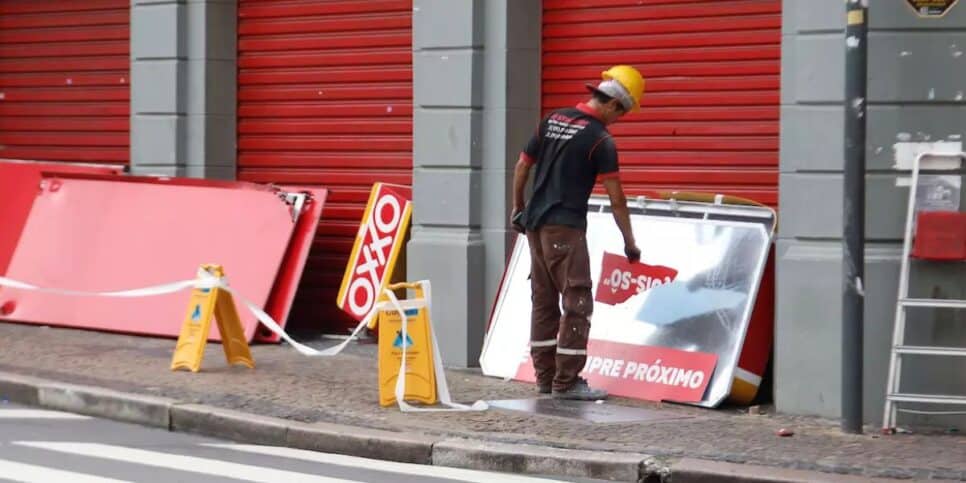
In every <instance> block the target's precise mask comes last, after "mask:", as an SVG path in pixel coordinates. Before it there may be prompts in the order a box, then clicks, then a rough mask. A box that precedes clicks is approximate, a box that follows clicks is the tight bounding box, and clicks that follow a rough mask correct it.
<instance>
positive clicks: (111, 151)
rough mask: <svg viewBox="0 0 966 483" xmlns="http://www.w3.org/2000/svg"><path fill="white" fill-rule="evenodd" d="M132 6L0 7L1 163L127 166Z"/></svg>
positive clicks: (113, 0)
mask: <svg viewBox="0 0 966 483" xmlns="http://www.w3.org/2000/svg"><path fill="white" fill-rule="evenodd" d="M129 19H130V0H2V1H0V158H8V159H30V160H50V161H83V162H110V163H118V164H121V163H127V162H128V159H129V154H128V146H129V144H130V142H129V127H128V126H129V124H130V121H129V99H130V89H129V79H130V76H129V71H130V68H129V65H130V60H129V58H130V56H129V51H130V47H129V43H130V42H129V38H128V32H129V29H128V23H129Z"/></svg>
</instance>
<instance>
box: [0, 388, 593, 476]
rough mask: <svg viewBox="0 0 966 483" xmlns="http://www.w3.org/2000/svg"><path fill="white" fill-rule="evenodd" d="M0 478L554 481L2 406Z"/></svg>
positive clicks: (0, 416) (16, 406)
mask: <svg viewBox="0 0 966 483" xmlns="http://www.w3.org/2000/svg"><path fill="white" fill-rule="evenodd" d="M0 481H2V482H7V481H18V482H37V483H41V482H42V483H53V482H71V483H115V482H119V481H136V482H152V483H153V482H157V483H161V482H164V483H171V482H199V483H200V482H204V483H227V482H273V483H274V482H280V483H281V482H284V483H297V482H312V483H336V482H356V481H360V482H393V483H395V482H399V483H405V482H429V483H436V482H457V481H463V482H487V483H490V482H508V483H513V482H519V483H547V482H548V481H584V482H586V481H590V480H577V479H569V480H552V479H546V478H538V477H527V476H520V475H510V474H500V473H489V472H483V471H471V470H464V469H456V468H445V467H440V466H426V465H414V464H404V463H393V462H387V461H380V460H372V459H366V458H356V457H350V456H341V455H335V454H327V453H318V452H314V451H303V450H297V449H290V448H280V447H274V446H256V445H245V444H236V443H232V442H228V441H221V440H216V439H211V438H204V437H199V436H193V435H187V434H181V433H171V432H167V431H163V430H159V429H154V428H147V427H142V426H137V425H132V424H124V423H118V422H114V421H108V420H103V419H97V418H90V417H87V416H81V415H76V414H71V413H62V412H56V411H47V410H41V409H36V408H30V407H24V406H19V405H15V404H9V403H0Z"/></svg>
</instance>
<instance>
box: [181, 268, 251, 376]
mask: <svg viewBox="0 0 966 483" xmlns="http://www.w3.org/2000/svg"><path fill="white" fill-rule="evenodd" d="M198 271H199V274H202V275H204V274H205V273H207V274H208V275H210V276H212V277H214V278H217V279H221V278H224V276H225V273H224V270H222V268H221V265H202V266H201V268H200V269H199V270H198ZM202 272H204V273H202ZM212 316H214V317H215V320H216V321H217V322H218V332H219V333H220V334H221V345H222V347H223V348H224V349H225V358H226V359H227V360H228V363H229V364H241V365H244V366H247V367H249V368H254V367H255V359H253V358H252V353H251V350H250V349H249V348H248V341H247V340H246V339H245V332H244V329H242V325H241V320H240V319H239V318H238V312H237V311H236V310H235V300H234V299H233V298H232V296H231V293H230V292H228V291H226V290H222V289H220V288H218V287H212V288H198V287H195V288H194V290H192V291H191V301H190V303H189V304H188V313H187V315H186V316H185V319H184V324H183V325H182V326H181V335H180V336H178V345H177V346H176V347H175V349H174V357H173V358H172V359H171V370H172V371H174V370H178V369H188V370H190V371H191V372H198V371H199V370H200V369H201V360H202V359H203V358H204V356H205V345H206V344H207V342H208V332H209V331H210V330H211V317H212Z"/></svg>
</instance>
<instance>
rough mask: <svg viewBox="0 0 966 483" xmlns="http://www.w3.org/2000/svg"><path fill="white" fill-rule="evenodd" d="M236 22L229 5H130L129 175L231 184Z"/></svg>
mask: <svg viewBox="0 0 966 483" xmlns="http://www.w3.org/2000/svg"><path fill="white" fill-rule="evenodd" d="M236 17H237V5H236V0H187V1H185V0H132V3H131V171H132V172H134V173H136V174H164V175H169V176H191V177H198V178H217V179H234V177H235V105H236V97H237V96H236V89H237V88H236V85H237V83H236V70H237V69H236V56H237V54H236V52H237V48H236V42H237V35H236V25H237V19H236Z"/></svg>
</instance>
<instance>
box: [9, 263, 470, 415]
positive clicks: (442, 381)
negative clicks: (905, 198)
mask: <svg viewBox="0 0 966 483" xmlns="http://www.w3.org/2000/svg"><path fill="white" fill-rule="evenodd" d="M419 283H420V284H421V285H422V286H423V290H424V292H423V294H424V296H425V297H426V300H427V305H426V307H427V310H431V309H432V306H431V305H430V303H429V302H428V301H429V300H431V299H430V284H429V281H428V280H427V281H422V282H419ZM0 287H10V288H15V289H20V290H30V291H34V292H43V293H50V294H56V295H67V296H75V297H127V298H132V297H151V296H156V295H165V294H171V293H175V292H180V291H182V290H185V289H188V288H208V289H210V288H218V289H220V290H224V291H226V292H229V293H231V294H232V295H233V296H234V297H235V298H237V299H238V301H240V302H241V303H242V304H244V305H245V307H246V308H248V310H249V311H250V312H251V313H252V314H253V315H254V316H255V318H256V319H258V321H259V322H261V323H262V325H264V326H265V327H266V328H268V330H270V331H272V332H273V333H275V334H276V335H278V336H279V337H281V338H282V339H283V340H284V341H285V342H288V343H289V345H291V346H292V347H293V348H294V349H295V350H297V351H298V352H299V353H300V354H302V355H305V356H308V357H330V356H334V355H337V354H339V353H340V352H342V350H343V349H345V347H346V346H347V345H349V343H350V342H352V340H354V339H355V338H356V337H357V336H358V335H359V333H360V332H362V329H363V328H364V327H366V326H367V325H368V324H369V321H370V320H371V319H372V317H374V316H375V315H376V314H377V313H378V312H379V310H384V309H388V308H394V309H395V310H397V311H398V312H399V316H400V317H401V318H402V329H403V333H404V334H406V333H408V332H407V331H406V329H407V323H406V320H407V317H406V313H405V310H403V306H407V307H419V306H421V304H420V303H419V302H418V301H411V300H406V301H403V302H402V303H400V302H399V300H398V299H396V295H395V294H393V293H392V291H391V290H386V294H387V295H388V297H389V300H390V303H386V302H382V303H379V304H375V305H374V306H373V308H372V310H370V311H369V313H368V314H366V316H365V317H364V318H363V319H362V321H361V322H359V325H357V326H356V328H355V329H354V330H353V331H352V335H350V336H349V338H347V339H346V340H344V341H342V342H341V343H340V344H339V345H336V346H334V347H330V348H328V349H325V350H317V349H313V348H311V347H309V346H307V345H305V344H301V343H299V342H296V341H295V339H292V338H291V337H290V336H289V335H288V334H287V333H285V330H284V329H282V327H281V326H279V325H278V323H277V322H275V319H273V318H272V316H270V315H268V314H267V313H266V312H265V311H264V310H262V309H261V308H260V307H259V306H258V305H255V304H254V303H252V302H251V301H250V300H248V299H247V298H245V296H243V295H242V294H240V293H238V292H236V291H235V290H232V288H231V287H229V286H228V284H227V283H226V281H225V280H224V279H221V278H218V277H215V276H214V275H212V274H211V273H209V272H207V271H206V270H203V269H199V270H198V278H197V279H195V280H181V281H178V282H171V283H165V284H161V285H152V286H150V287H142V288H136V289H131V290H117V291H111V292H89V291H83V290H66V289H54V288H44V287H38V286H36V285H32V284H29V283H26V282H21V281H19V280H14V279H12V278H7V277H0ZM430 320H431V319H430ZM428 329H429V334H430V339H431V340H432V344H433V365H434V369H435V371H436V391H437V394H439V400H440V402H441V403H442V404H444V405H446V406H449V407H450V408H451V409H441V408H416V407H413V406H411V405H409V404H407V403H406V402H405V401H403V395H404V394H405V392H406V377H405V374H406V344H403V345H402V346H403V354H402V356H403V357H402V363H401V365H400V368H399V374H400V375H402V377H398V378H397V381H396V400H397V401H398V402H399V409H400V410H401V411H406V412H410V411H483V410H486V409H487V407H488V406H487V404H486V403H485V402H483V401H477V402H476V403H474V404H473V405H472V406H467V405H464V404H456V403H454V402H453V401H452V398H450V394H449V387H448V385H447V384H446V373H445V372H444V371H443V363H442V358H441V357H440V355H439V346H438V344H437V343H436V333H435V332H434V331H433V326H432V324H431V323H430V324H429V327H428Z"/></svg>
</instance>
